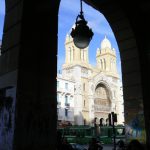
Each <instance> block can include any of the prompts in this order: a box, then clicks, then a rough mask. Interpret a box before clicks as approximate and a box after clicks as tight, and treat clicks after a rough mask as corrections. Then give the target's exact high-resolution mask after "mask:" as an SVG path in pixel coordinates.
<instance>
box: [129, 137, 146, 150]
mask: <svg viewBox="0 0 150 150" xmlns="http://www.w3.org/2000/svg"><path fill="white" fill-rule="evenodd" d="M127 150H144V147H143V145H142V144H141V143H140V142H139V141H138V140H136V139H134V140H132V141H131V142H130V143H129V144H128V146H127Z"/></svg>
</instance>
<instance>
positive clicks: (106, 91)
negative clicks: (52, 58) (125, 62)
mask: <svg viewBox="0 0 150 150" xmlns="http://www.w3.org/2000/svg"><path fill="white" fill-rule="evenodd" d="M65 49H66V57H65V63H64V64H63V66H62V80H61V82H63V80H64V81H65V80H66V79H68V81H70V80H71V81H74V82H72V83H73V84H74V88H73V89H74V95H72V96H73V98H74V121H75V124H78V125H82V124H90V125H91V124H93V120H94V118H95V117H97V120H99V119H100V118H103V119H104V120H106V119H107V118H108V114H109V113H110V112H115V113H117V116H118V124H122V123H123V122H124V114H123V105H122V104H123V97H122V93H121V92H122V91H121V89H120V87H121V85H120V78H119V74H118V71H117V65H116V52H115V49H114V48H112V46H111V43H110V41H109V40H108V39H107V37H106V36H105V38H104V39H103V41H102V42H101V45H100V48H98V49H97V52H96V62H97V63H96V66H92V65H91V64H90V63H89V58H88V47H87V48H85V49H79V48H77V47H76V46H75V45H74V43H73V39H72V38H71V37H70V36H69V35H67V37H66V42H65Z"/></svg>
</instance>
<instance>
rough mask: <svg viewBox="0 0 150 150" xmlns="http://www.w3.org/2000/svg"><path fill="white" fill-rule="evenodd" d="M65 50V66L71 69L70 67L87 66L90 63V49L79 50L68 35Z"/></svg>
mask: <svg viewBox="0 0 150 150" xmlns="http://www.w3.org/2000/svg"><path fill="white" fill-rule="evenodd" d="M65 50H66V57H65V64H64V65H63V66H65V67H69V66H70V65H71V66H72V65H77V64H79V65H82V64H83V65H87V64H88V63H89V59H88V47H87V48H85V49H79V48H77V47H76V46H75V45H74V43H73V39H72V37H71V36H70V35H68V34H67V36H66V41H65Z"/></svg>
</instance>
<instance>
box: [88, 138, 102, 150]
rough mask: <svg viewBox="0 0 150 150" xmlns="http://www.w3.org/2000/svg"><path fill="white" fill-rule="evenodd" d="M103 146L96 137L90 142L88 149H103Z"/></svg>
mask: <svg viewBox="0 0 150 150" xmlns="http://www.w3.org/2000/svg"><path fill="white" fill-rule="evenodd" d="M102 149H103V146H102V145H101V144H100V142H99V141H97V140H96V138H92V141H91V143H90V144H89V148H88V150H102Z"/></svg>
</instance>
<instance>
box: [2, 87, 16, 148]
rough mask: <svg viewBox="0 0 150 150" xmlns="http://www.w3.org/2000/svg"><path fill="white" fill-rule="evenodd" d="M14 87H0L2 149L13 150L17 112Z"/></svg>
mask: <svg viewBox="0 0 150 150" xmlns="http://www.w3.org/2000/svg"><path fill="white" fill-rule="evenodd" d="M15 95H16V89H15V88H14V87H6V88H3V89H0V139H1V140H0V147H1V150H12V139H13V133H14V113H15V99H16V98H15Z"/></svg>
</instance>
